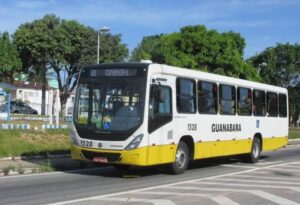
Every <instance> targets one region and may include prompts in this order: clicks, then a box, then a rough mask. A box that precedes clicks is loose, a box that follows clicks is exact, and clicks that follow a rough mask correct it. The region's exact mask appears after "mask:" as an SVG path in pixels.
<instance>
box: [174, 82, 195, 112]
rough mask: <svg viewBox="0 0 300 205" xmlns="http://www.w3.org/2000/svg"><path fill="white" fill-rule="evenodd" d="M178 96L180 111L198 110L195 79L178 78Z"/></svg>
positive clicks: (178, 109) (178, 108)
mask: <svg viewBox="0 0 300 205" xmlns="http://www.w3.org/2000/svg"><path fill="white" fill-rule="evenodd" d="M176 96H177V98H176V99H177V111H178V112H179V113H195V112H196V83H195V81H194V80H191V79H185V78H177V80H176Z"/></svg>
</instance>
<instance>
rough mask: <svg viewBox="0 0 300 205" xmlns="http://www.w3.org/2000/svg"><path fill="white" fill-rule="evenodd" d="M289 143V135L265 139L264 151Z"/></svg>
mask: <svg viewBox="0 0 300 205" xmlns="http://www.w3.org/2000/svg"><path fill="white" fill-rule="evenodd" d="M287 143H288V138H287V137H272V138H264V139H263V151H271V150H276V149H279V148H281V147H283V146H285V145H287Z"/></svg>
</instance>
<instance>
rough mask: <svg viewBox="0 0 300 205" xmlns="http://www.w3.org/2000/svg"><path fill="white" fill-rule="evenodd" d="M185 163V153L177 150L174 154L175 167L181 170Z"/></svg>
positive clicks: (180, 149)
mask: <svg viewBox="0 0 300 205" xmlns="http://www.w3.org/2000/svg"><path fill="white" fill-rule="evenodd" d="M185 163H186V153H185V151H184V150H183V149H182V148H179V149H178V151H177V153H176V165H177V167H179V168H183V167H184V165H185Z"/></svg>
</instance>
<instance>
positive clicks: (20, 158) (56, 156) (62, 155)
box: [0, 154, 71, 162]
mask: <svg viewBox="0 0 300 205" xmlns="http://www.w3.org/2000/svg"><path fill="white" fill-rule="evenodd" d="M69 157H71V154H56V155H50V154H48V155H34V156H29V157H27V156H17V157H2V158H0V162H1V161H17V160H28V159H59V158H69Z"/></svg>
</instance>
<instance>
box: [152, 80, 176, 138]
mask: <svg viewBox="0 0 300 205" xmlns="http://www.w3.org/2000/svg"><path fill="white" fill-rule="evenodd" d="M171 120H172V92H171V88H170V87H167V86H158V85H152V86H151V89H150V101H149V127H148V130H149V133H151V132H153V131H154V130H156V129H158V128H159V127H161V126H163V125H165V124H166V123H168V122H170V121H171Z"/></svg>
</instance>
